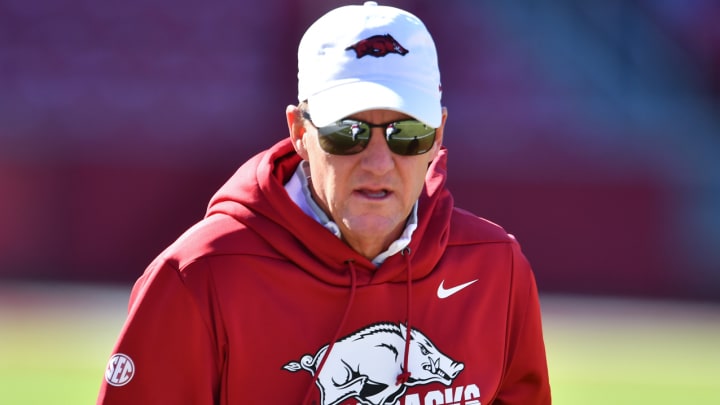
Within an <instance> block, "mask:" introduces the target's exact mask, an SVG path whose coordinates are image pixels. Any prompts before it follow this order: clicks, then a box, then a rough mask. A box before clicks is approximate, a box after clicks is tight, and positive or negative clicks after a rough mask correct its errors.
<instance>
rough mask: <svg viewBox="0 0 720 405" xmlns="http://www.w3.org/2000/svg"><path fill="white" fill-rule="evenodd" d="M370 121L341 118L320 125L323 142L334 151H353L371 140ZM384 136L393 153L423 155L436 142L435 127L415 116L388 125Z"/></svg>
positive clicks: (353, 152) (351, 152)
mask: <svg viewBox="0 0 720 405" xmlns="http://www.w3.org/2000/svg"><path fill="white" fill-rule="evenodd" d="M370 130H371V125H370V124H368V123H365V122H362V121H355V120H342V121H338V122H336V123H334V124H331V125H328V126H326V127H322V128H318V133H319V134H320V136H319V137H318V140H319V141H320V146H321V147H322V148H323V150H324V151H325V152H327V153H330V154H333V155H354V154H356V153H360V152H362V151H363V150H364V149H365V148H366V147H367V145H368V143H369V142H370V134H371V132H370ZM385 139H386V140H387V144H388V147H389V148H390V150H391V151H393V153H396V154H398V155H404V156H412V155H422V154H423V153H425V152H427V151H429V150H430V148H432V146H433V143H434V142H435V129H434V128H431V127H428V126H427V125H425V124H423V123H421V122H419V121H416V120H405V121H398V122H394V123H391V124H388V125H387V127H386V128H385Z"/></svg>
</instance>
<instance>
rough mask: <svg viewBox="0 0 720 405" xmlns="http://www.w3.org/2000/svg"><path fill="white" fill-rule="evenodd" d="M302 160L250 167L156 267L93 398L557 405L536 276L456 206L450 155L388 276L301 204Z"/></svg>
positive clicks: (288, 155)
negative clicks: (449, 184)
mask: <svg viewBox="0 0 720 405" xmlns="http://www.w3.org/2000/svg"><path fill="white" fill-rule="evenodd" d="M299 162H300V158H299V157H298V156H297V155H296V154H295V152H294V150H293V148H292V146H291V144H290V142H289V140H284V141H281V142H279V143H278V144H276V145H275V146H273V147H272V148H271V149H269V150H267V151H265V152H263V153H260V154H259V155H257V156H255V157H254V158H252V159H251V160H249V161H248V162H247V163H245V164H244V165H243V166H242V167H240V169H239V170H238V171H237V173H235V175H234V176H233V177H232V178H231V179H230V180H229V181H228V182H227V183H226V184H225V185H224V186H223V187H222V188H221V189H220V190H219V191H218V193H217V194H216V195H215V196H214V197H213V199H212V201H211V202H210V205H209V208H208V212H207V215H206V217H205V218H204V219H203V220H202V221H200V222H199V223H198V224H196V225H195V226H193V227H192V228H191V229H189V230H188V231H187V232H186V233H185V234H184V235H183V236H181V237H180V238H179V239H178V240H177V241H176V242H175V243H174V244H173V245H171V246H170V247H169V248H168V249H167V250H165V251H164V252H163V253H162V254H161V255H160V256H159V257H158V258H157V259H156V260H155V261H154V262H153V263H152V264H151V265H150V266H149V267H148V268H147V270H146V271H145V273H144V274H143V275H142V277H140V279H139V280H138V281H137V283H136V284H135V287H134V288H133V290H132V295H131V298H130V305H129V315H128V318H127V321H126V323H125V325H124V327H123V329H122V331H121V333H120V337H119V339H118V341H117V344H116V346H115V348H114V351H113V356H112V357H111V359H110V361H109V362H108V367H107V370H106V373H105V380H104V381H103V384H102V387H101V389H100V395H99V398H98V404H272V405H275V404H319V405H335V404H373V405H390V404H398V405H399V404H402V405H411V404H415V405H425V404H455V405H489V404H517V405H531V404H550V387H549V383H548V372H547V365H546V359H545V348H544V343H543V337H542V326H541V319H540V308H539V302H538V295H537V288H536V285H535V280H534V277H533V273H532V271H531V269H530V266H529V265H528V262H527V261H526V259H525V257H524V256H523V254H522V253H521V251H520V247H519V246H518V244H517V242H516V241H515V239H514V238H513V237H512V236H510V235H508V234H507V233H506V232H505V231H504V230H503V229H502V228H500V227H499V226H497V225H495V224H493V223H491V222H488V221H486V220H484V219H481V218H478V217H477V216H474V215H472V214H470V213H468V212H466V211H463V210H461V209H459V208H456V207H454V206H453V199H452V196H451V195H450V193H449V191H448V190H447V189H446V188H445V179H446V172H445V168H446V151H445V150H444V149H443V150H442V151H441V153H440V155H439V156H438V158H437V159H435V161H434V162H433V164H432V165H431V166H430V169H429V171H428V174H427V176H426V180H425V189H424V191H423V193H422V195H421V196H420V199H419V205H418V227H417V229H416V231H415V232H414V234H413V236H412V241H411V242H410V244H409V246H408V247H407V248H406V249H405V250H403V252H402V253H398V254H396V255H393V256H391V257H389V258H388V259H387V260H385V262H384V263H383V264H382V265H380V266H379V267H375V266H374V265H373V264H372V263H371V262H370V261H369V260H368V259H366V258H365V257H363V256H361V255H360V254H358V253H357V252H355V251H354V250H352V249H351V248H350V247H349V246H348V245H346V244H345V243H344V242H342V241H341V240H340V239H339V238H337V237H336V236H334V235H333V234H332V233H331V232H329V231H328V230H327V229H325V228H324V227H323V226H322V225H321V224H319V223H318V222H316V221H315V220H314V219H313V218H311V217H309V216H307V215H306V214H304V213H303V212H302V211H301V209H300V208H299V207H298V206H297V205H296V204H295V203H293V202H292V200H291V199H290V197H289V196H288V194H287V193H286V191H285V189H284V184H285V182H287V180H288V179H289V178H290V176H292V175H293V173H294V171H295V168H296V167H297V165H298V163H299Z"/></svg>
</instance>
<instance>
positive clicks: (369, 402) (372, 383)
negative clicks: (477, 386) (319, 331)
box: [283, 323, 464, 405]
mask: <svg viewBox="0 0 720 405" xmlns="http://www.w3.org/2000/svg"><path fill="white" fill-rule="evenodd" d="M406 332H407V329H406V327H405V325H403V324H394V323H377V324H374V325H370V326H368V327H366V328H363V329H360V330H358V331H356V332H354V333H352V334H351V335H349V336H346V337H344V338H342V339H340V340H338V341H337V342H336V343H335V344H334V345H333V347H332V350H331V351H330V353H329V354H328V353H327V351H328V346H329V345H325V346H323V347H322V348H320V350H318V351H317V353H316V354H315V355H314V356H313V355H310V354H306V355H304V356H302V358H301V359H300V360H299V361H291V362H289V363H287V364H286V365H285V366H283V368H284V369H285V370H288V371H291V372H297V371H300V370H305V371H307V372H309V373H310V374H311V375H313V376H315V374H316V373H318V372H319V373H320V374H319V375H318V377H317V379H316V384H317V386H318V388H319V389H320V399H321V401H320V404H321V405H337V404H339V403H341V402H342V401H344V400H346V399H349V398H354V399H356V400H357V401H359V402H360V403H361V404H364V405H392V404H396V403H397V401H398V399H399V398H400V397H402V396H403V394H404V393H405V391H406V390H407V387H412V386H415V385H425V384H430V383H432V382H439V383H441V384H444V385H446V386H450V385H451V384H452V382H453V380H454V379H455V377H457V376H458V374H460V372H461V371H462V370H463V368H464V365H463V363H458V362H456V361H455V360H453V359H451V358H450V357H448V356H446V355H445V354H443V353H442V352H440V350H438V348H437V347H435V345H434V344H433V343H432V342H431V341H430V339H428V338H427V337H426V336H425V335H424V334H422V333H421V332H420V331H418V330H417V329H411V341H410V356H409V358H410V360H409V363H410V364H409V368H408V371H410V378H409V379H408V380H407V382H404V383H398V381H397V377H398V374H400V372H401V371H402V367H403V364H402V363H403V357H404V356H403V354H404V350H405V336H406ZM325 356H327V360H325V362H324V364H323V365H322V369H321V370H318V367H319V365H320V364H321V363H322V362H323V358H324V357H325Z"/></svg>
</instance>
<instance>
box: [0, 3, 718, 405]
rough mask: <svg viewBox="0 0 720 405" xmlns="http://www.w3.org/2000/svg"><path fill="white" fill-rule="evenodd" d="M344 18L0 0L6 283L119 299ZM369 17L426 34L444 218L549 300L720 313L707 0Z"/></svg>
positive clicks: (447, 6) (713, 72) (0, 170)
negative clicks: (441, 145)
mask: <svg viewBox="0 0 720 405" xmlns="http://www.w3.org/2000/svg"><path fill="white" fill-rule="evenodd" d="M342 4H346V2H340V1H331V0H244V1H242V2H241V1H229V0H219V1H215V2H209V3H208V2H200V1H193V0H175V1H170V0H143V1H140V0H127V1H124V2H116V3H108V2H95V1H83V0H62V1H50V0H36V1H32V2H28V1H24V0H2V1H1V2H0V190H1V193H2V195H1V196H0V285H3V284H4V285H6V286H7V285H16V284H17V283H26V282H33V283H37V282H41V283H45V284H47V283H59V282H62V283H83V284H88V283H90V284H93V285H101V286H105V285H117V286H120V287H121V290H122V291H129V287H130V286H131V284H132V282H133V281H134V280H135V279H136V278H137V277H138V276H139V275H140V274H141V272H142V271H143V270H144V268H145V266H146V265H147V264H149V262H150V261H151V260H152V259H153V258H154V257H155V256H156V255H157V254H158V253H159V252H160V251H161V250H162V249H164V248H165V247H166V246H167V245H168V244H170V243H171V242H172V241H174V240H175V238H176V237H178V236H179V235H180V233H181V232H183V231H184V230H185V229H186V228H188V227H189V226H190V225H192V224H193V223H194V222H196V221H197V220H199V219H200V218H202V216H203V215H204V211H205V208H206V204H207V202H208V200H209V199H210V197H211V196H212V194H213V193H214V191H215V190H216V189H217V188H218V187H219V186H220V185H221V184H222V183H224V181H225V180H226V179H227V178H228V177H229V176H230V175H231V174H232V173H233V172H234V171H235V169H236V168H237V167H238V166H239V165H240V164H241V163H242V162H244V161H245V160H246V159H247V158H248V157H250V156H252V155H254V154H255V153H257V152H259V151H260V150H261V149H264V148H265V147H268V146H270V145H271V144H273V143H275V142H276V141H277V140H279V139H281V138H283V137H286V136H287V127H286V123H285V118H284V108H285V106H286V105H287V104H291V103H296V101H297V100H296V89H297V87H296V72H297V71H296V48H297V44H298V41H299V39H300V37H301V35H302V33H303V32H304V30H305V29H306V28H307V27H308V26H309V24H310V23H311V22H312V21H314V20H315V19H316V18H317V17H319V16H320V15H321V14H323V13H325V12H326V11H328V10H330V9H332V8H334V7H336V6H338V5H342ZM381 4H386V5H394V6H398V7H402V8H406V9H408V10H410V11H412V12H413V13H415V14H416V15H418V16H419V17H420V18H421V19H422V20H423V21H425V23H426V25H427V26H428V28H429V30H430V32H431V33H432V34H433V36H434V38H435V41H436V44H437V47H438V51H439V57H440V67H441V73H442V78H443V89H444V95H443V101H444V104H445V105H446V106H447V107H448V109H449V119H448V123H447V128H446V136H445V140H446V143H445V144H446V146H447V147H448V149H449V153H450V155H449V158H450V160H449V174H450V181H449V187H450V189H451V191H452V192H453V193H454V195H455V198H456V203H457V205H459V206H461V207H463V208H466V209H469V210H471V211H473V212H475V213H476V214H478V215H480V216H483V217H486V218H488V219H490V220H492V221H494V222H497V223H499V224H501V225H502V226H504V227H505V228H506V229H507V230H508V231H509V232H510V233H513V234H514V235H515V236H516V237H517V238H518V239H519V241H520V242H521V244H522V246H523V249H524V251H525V253H526V255H527V256H528V258H529V259H530V261H531V263H532V265H533V268H534V270H535V272H536V276H537V280H538V285H539V288H540V291H541V294H543V296H546V297H547V296H573V297H613V298H614V299H621V300H623V299H638V298H640V299H644V300H660V299H662V300H672V301H673V302H683V303H701V304H703V305H705V304H710V305H716V304H718V303H720V24H718V21H720V2H718V1H715V0H605V1H575V0H555V1H539V0H538V1H512V2H510V1H489V0H486V1H485V0H448V1H434V0H394V1H393V0H388V1H385V2H381ZM15 291H16V294H15V295H14V297H16V298H14V299H13V300H10V301H8V300H7V296H8V295H7V294H6V301H4V302H5V309H8V306H11V305H17V303H18V302H25V301H22V300H20V299H19V298H17V296H18V294H20V293H17V290H15ZM23 291H24V290H23ZM72 291H74V290H72ZM20 295H22V294H20ZM123 297H126V295H123ZM124 299H125V298H123V300H121V301H124ZM8 302H11V303H10V304H8ZM561 302H565V301H561ZM591 302H595V303H597V302H599V301H591ZM622 302H625V301H622ZM13 303H14V304H13ZM122 305H125V302H122ZM563 307H564V306H563V305H557V304H556V305H548V308H555V309H557V310H558V311H560V312H561V313H562V308H563ZM620 307H621V306H620ZM620 307H617V306H615V307H613V308H620ZM123 309H124V308H120V310H121V311H122V310H123ZM653 313H654V312H653ZM93 319H95V318H93ZM553 319H555V318H553ZM557 319H560V318H557ZM703 319H705V320H707V318H703ZM712 319H713V320H716V319H718V318H712ZM118 322H121V319H119V321H118ZM553 325H556V324H553ZM119 327H120V325H119V324H118V325H117V329H118V330H119ZM557 330H558V329H555V330H554V331H557ZM114 333H116V330H114V331H113V334H114ZM111 345H112V342H111V341H110V342H106V346H105V349H106V351H107V353H109V350H110V348H111ZM0 361H2V359H0ZM100 369H102V366H100ZM716 370H717V369H716ZM616 403H617V402H616Z"/></svg>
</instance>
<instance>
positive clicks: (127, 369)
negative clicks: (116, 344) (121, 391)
mask: <svg viewBox="0 0 720 405" xmlns="http://www.w3.org/2000/svg"><path fill="white" fill-rule="evenodd" d="M134 375H135V363H133V361H132V359H131V358H130V356H127V355H125V354H122V353H117V354H115V355H114V356H112V357H111V358H110V361H108V365H107V368H106V369H105V381H107V383H108V384H110V385H112V386H115V387H122V386H123V385H125V384H127V383H129V382H130V380H132V378H133V376H134Z"/></svg>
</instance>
